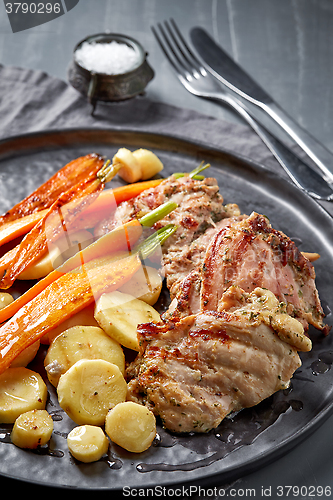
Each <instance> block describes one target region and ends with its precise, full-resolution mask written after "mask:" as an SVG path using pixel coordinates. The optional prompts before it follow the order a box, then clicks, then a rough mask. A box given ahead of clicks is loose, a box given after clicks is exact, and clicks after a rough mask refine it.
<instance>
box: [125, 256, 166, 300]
mask: <svg viewBox="0 0 333 500" xmlns="http://www.w3.org/2000/svg"><path fill="white" fill-rule="evenodd" d="M161 289H162V278H161V275H160V274H159V273H158V271H157V269H154V268H153V267H148V266H145V267H143V266H141V267H140V269H139V271H138V272H137V273H135V274H134V275H133V276H132V278H131V279H130V281H128V282H127V283H125V285H122V286H121V287H120V288H119V291H120V292H123V293H129V294H130V295H133V296H134V297H136V298H138V299H140V300H143V301H144V302H146V303H147V304H150V305H151V306H153V305H154V304H155V303H156V302H157V301H158V298H159V296H160V293H161Z"/></svg>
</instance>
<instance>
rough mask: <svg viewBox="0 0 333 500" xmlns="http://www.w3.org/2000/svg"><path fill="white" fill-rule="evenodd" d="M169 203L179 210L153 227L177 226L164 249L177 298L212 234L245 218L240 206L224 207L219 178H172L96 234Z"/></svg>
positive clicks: (124, 208)
mask: <svg viewBox="0 0 333 500" xmlns="http://www.w3.org/2000/svg"><path fill="white" fill-rule="evenodd" d="M169 200H170V201H174V202H176V203H177V204H178V208H177V209H176V210H174V211H173V212H171V213H170V214H169V215H168V216H167V217H165V218H164V219H162V220H160V221H159V222H158V223H156V224H155V226H154V228H155V229H159V228H160V227H163V226H165V225H166V224H170V223H172V224H176V225H177V226H178V229H177V231H176V232H175V233H174V234H173V235H172V236H171V237H170V238H168V240H167V241H166V243H165V244H164V245H163V249H162V251H163V256H162V265H163V269H164V272H165V275H166V277H167V286H168V288H169V290H170V293H171V296H174V295H175V293H176V292H177V288H178V284H179V283H180V281H181V280H182V279H183V278H184V277H185V276H187V275H188V274H189V273H190V272H191V271H192V270H193V269H195V268H197V267H198V266H200V264H201V260H202V258H203V256H204V253H205V252H206V249H207V245H208V243H209V241H210V240H211V238H212V236H213V234H214V233H215V232H216V231H217V230H218V229H220V228H222V227H223V226H224V225H225V224H228V223H230V222H233V221H237V220H240V219H241V218H242V216H241V215H240V210H239V208H238V206H237V205H235V204H228V205H223V197H222V196H221V194H220V193H219V187H218V185H217V182H216V179H213V178H206V179H203V180H194V179H192V178H191V177H190V176H188V175H185V176H184V177H180V178H178V179H177V178H176V177H175V176H174V175H171V176H170V177H168V178H167V179H166V180H165V181H163V182H162V183H161V184H160V185H159V186H157V187H155V188H151V189H147V190H146V191H144V192H143V193H141V194H140V195H139V196H137V197H136V198H133V199H132V200H129V201H126V202H123V203H121V204H120V205H119V207H118V208H117V210H116V211H115V213H114V215H113V217H112V219H106V220H104V221H102V222H101V223H100V225H99V226H98V227H97V228H96V235H97V236H101V235H102V234H105V233H106V232H109V231H111V230H112V229H113V228H115V227H117V226H119V225H121V224H123V223H124V222H127V221H129V220H131V219H133V218H134V217H138V216H143V215H145V214H147V213H148V212H150V211H151V210H153V209H154V208H157V207H158V206H159V205H161V204H162V203H165V202H166V201H169Z"/></svg>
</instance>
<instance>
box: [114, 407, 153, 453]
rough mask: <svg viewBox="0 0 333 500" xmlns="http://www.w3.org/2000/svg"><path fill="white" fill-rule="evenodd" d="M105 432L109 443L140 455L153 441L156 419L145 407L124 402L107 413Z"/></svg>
mask: <svg viewBox="0 0 333 500" xmlns="http://www.w3.org/2000/svg"><path fill="white" fill-rule="evenodd" d="M105 432H106V433H107V435H108V436H109V438H110V439H111V441H113V442H114V443H116V444H118V445H119V446H121V447H122V448H125V450H127V451H131V452H134V453H141V452H143V451H145V450H147V449H148V448H149V446H150V445H151V444H152V442H153V440H154V437H155V435H156V419H155V416H154V414H153V413H152V412H151V411H150V410H148V408H146V407H145V406H143V405H140V404H137V403H133V402H132V401H126V402H124V403H120V404H118V405H117V406H115V407H114V408H113V409H112V410H110V411H109V413H108V414H107V416H106V419H105Z"/></svg>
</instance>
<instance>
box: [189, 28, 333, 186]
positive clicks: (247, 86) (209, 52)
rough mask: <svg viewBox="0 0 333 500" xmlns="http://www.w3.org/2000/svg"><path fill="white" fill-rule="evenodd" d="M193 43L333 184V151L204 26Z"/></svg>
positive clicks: (194, 34)
mask: <svg viewBox="0 0 333 500" xmlns="http://www.w3.org/2000/svg"><path fill="white" fill-rule="evenodd" d="M190 36H191V40H192V43H193V45H194V47H195V49H196V51H197V52H198V54H199V55H200V57H201V58H202V60H203V61H204V62H205V65H206V68H207V70H208V71H209V72H210V73H211V74H213V76H215V77H216V78H217V79H218V80H220V81H221V82H222V83H223V84H224V85H226V86H227V87H229V88H230V89H231V90H233V91H234V92H236V93H237V94H238V95H240V96H241V97H243V98H245V99H247V100H248V101H250V102H252V103H253V104H255V105H257V106H258V107H260V108H261V109H262V110H264V111H265V112H266V113H267V114H268V115H269V116H270V117H271V118H273V120H275V122H276V123H278V124H279V125H280V127H282V128H283V129H284V130H285V132H287V134H289V136H290V137H291V138H292V139H293V140H294V141H295V142H296V143H297V144H298V145H299V146H300V147H301V148H302V149H303V151H305V152H306V154H307V155H308V156H309V157H310V158H311V159H312V160H313V161H314V163H315V164H316V165H317V166H318V168H319V169H320V170H321V172H322V173H323V178H324V179H325V180H326V181H327V182H328V183H329V184H330V185H331V186H333V172H332V171H331V169H332V170H333V154H332V153H331V152H330V151H329V150H328V149H327V148H326V147H325V146H323V145H322V144H321V143H320V142H319V141H317V139H315V138H314V137H313V136H312V135H311V134H310V133H308V132H307V131H306V130H304V129H303V128H302V127H301V126H300V125H298V124H297V123H296V122H295V121H294V120H293V119H292V118H291V117H290V116H288V114H287V113H286V112H285V111H284V110H283V109H282V108H281V107H280V106H279V105H278V104H277V103H276V102H275V101H274V99H273V98H272V97H271V96H270V95H269V94H268V93H267V92H266V90H264V89H263V88H262V87H261V86H260V85H259V84H258V83H257V82H256V81H255V80H254V79H253V78H252V77H251V76H250V75H249V74H248V73H246V71H244V70H243V69H242V68H241V67H240V66H239V65H238V64H237V63H236V62H235V61H234V60H233V59H232V58H231V57H230V56H229V55H228V54H227V53H226V52H225V51H224V50H223V49H222V48H221V47H220V46H219V45H218V44H217V43H216V42H215V41H214V40H213V39H212V38H211V37H210V36H209V34H208V33H207V32H206V31H205V30H204V29H202V28H200V27H195V28H192V30H191V31H190Z"/></svg>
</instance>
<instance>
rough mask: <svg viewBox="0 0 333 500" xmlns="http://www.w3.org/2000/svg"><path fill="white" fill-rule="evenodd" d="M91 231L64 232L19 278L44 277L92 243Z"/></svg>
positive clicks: (34, 278)
mask: <svg viewBox="0 0 333 500" xmlns="http://www.w3.org/2000/svg"><path fill="white" fill-rule="evenodd" d="M92 241H93V237H92V234H91V233H89V231H85V230H81V231H76V232H73V233H72V234H71V233H64V234H63V235H62V237H61V238H59V239H57V240H56V241H55V242H54V243H50V245H49V249H48V252H47V253H46V254H45V255H43V256H42V257H40V258H39V259H38V260H36V262H33V263H32V264H30V266H28V267H27V268H26V269H25V270H24V271H22V273H21V274H20V275H19V276H18V279H19V280H36V279H40V278H43V277H44V276H46V275H47V274H49V273H50V272H52V271H53V270H54V269H56V268H57V267H59V266H60V265H61V264H62V263H63V262H64V261H65V260H67V259H68V258H69V257H71V256H72V255H74V254H75V253H77V252H78V251H79V250H82V249H83V248H85V247H86V246H88V245H90V243H92Z"/></svg>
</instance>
